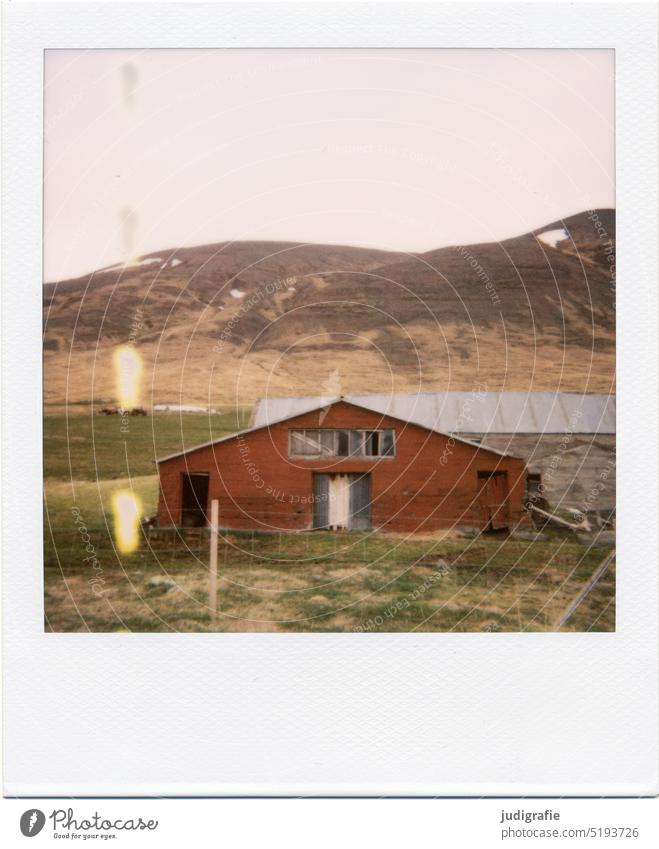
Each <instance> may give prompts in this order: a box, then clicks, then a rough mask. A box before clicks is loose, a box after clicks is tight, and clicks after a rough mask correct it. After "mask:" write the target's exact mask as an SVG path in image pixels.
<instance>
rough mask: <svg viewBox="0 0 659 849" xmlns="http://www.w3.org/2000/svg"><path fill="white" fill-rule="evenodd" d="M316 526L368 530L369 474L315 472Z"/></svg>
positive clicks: (369, 518)
mask: <svg viewBox="0 0 659 849" xmlns="http://www.w3.org/2000/svg"><path fill="white" fill-rule="evenodd" d="M313 527H314V528H316V529H320V528H325V529H330V530H347V531H356V530H369V529H370V527H371V476H370V474H363V475H359V474H351V475H347V474H336V475H328V474H314V476H313Z"/></svg>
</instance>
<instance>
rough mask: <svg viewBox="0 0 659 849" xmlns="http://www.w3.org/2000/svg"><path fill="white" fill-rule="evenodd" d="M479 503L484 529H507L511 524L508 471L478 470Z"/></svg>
mask: <svg viewBox="0 0 659 849" xmlns="http://www.w3.org/2000/svg"><path fill="white" fill-rule="evenodd" d="M477 503H478V508H479V512H480V516H481V527H482V528H483V529H484V530H486V531H503V530H507V528H508V526H509V524H510V516H509V505H508V472H478V498H477Z"/></svg>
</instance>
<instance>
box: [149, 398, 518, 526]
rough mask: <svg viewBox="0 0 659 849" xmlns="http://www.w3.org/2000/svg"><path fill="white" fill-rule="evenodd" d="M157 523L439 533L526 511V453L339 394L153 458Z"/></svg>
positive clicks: (507, 522) (509, 520)
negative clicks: (216, 518) (214, 510)
mask: <svg viewBox="0 0 659 849" xmlns="http://www.w3.org/2000/svg"><path fill="white" fill-rule="evenodd" d="M157 463H158V470H159V475H160V503H159V509H158V523H159V525H160V526H161V527H165V526H178V527H186V526H204V525H206V524H207V520H208V515H209V505H210V502H211V500H213V499H217V500H218V501H219V510H220V524H221V526H223V527H225V528H233V529H255V530H262V531H301V530H311V529H314V528H316V529H321V528H333V529H346V530H356V529H364V530H366V529H370V528H374V529H384V530H390V531H401V532H407V533H410V532H412V533H413V532H417V531H433V530H438V529H442V528H450V527H453V526H457V525H467V526H473V527H478V528H481V529H492V530H496V529H500V528H507V527H511V526H513V525H514V524H516V523H518V522H520V521H522V522H524V521H525V520H526V514H525V511H524V507H523V504H524V497H525V484H526V469H525V463H524V461H523V460H521V459H519V458H518V457H515V456H513V455H511V454H510V453H508V452H505V451H498V450H495V449H490V448H485V447H483V446H481V445H478V444H476V443H473V442H471V441H469V440H467V439H463V438H460V437H458V436H453V435H450V434H446V433H442V432H440V431H439V430H436V429H434V428H431V427H426V426H423V425H420V424H416V423H411V422H409V421H405V420H403V419H401V418H398V417H395V416H392V415H383V414H381V413H378V412H377V411H374V410H372V409H367V408H366V407H364V406H361V405H359V404H357V403H354V402H351V401H348V400H344V399H334V400H329V401H328V402H326V403H322V401H321V403H320V404H316V405H315V406H313V407H312V408H311V409H306V410H305V411H303V412H300V413H293V414H290V415H284V416H283V417H281V418H279V419H278V420H276V421H272V420H270V421H268V422H267V423H263V424H256V425H254V426H253V427H251V428H249V429H248V430H245V431H242V432H240V433H237V434H234V435H232V436H229V437H225V438H223V439H219V440H216V441H214V442H211V443H207V444H205V445H199V446H196V447H194V448H191V449H189V450H187V451H185V452H181V453H178V454H173V455H170V456H168V457H161V458H159V459H158V460H157Z"/></svg>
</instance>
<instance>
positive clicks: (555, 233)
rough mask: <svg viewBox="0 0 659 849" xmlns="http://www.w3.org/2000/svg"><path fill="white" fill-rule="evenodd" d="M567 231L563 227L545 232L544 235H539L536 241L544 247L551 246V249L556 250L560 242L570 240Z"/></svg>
mask: <svg viewBox="0 0 659 849" xmlns="http://www.w3.org/2000/svg"><path fill="white" fill-rule="evenodd" d="M568 238H569V236H568V234H567V231H566V230H565V229H564V228H563V227H561V228H560V229H558V230H545V232H544V233H538V234H537V235H536V239H538V241H540V242H542V243H543V244H544V245H549V247H550V248H555V247H556V245H557V244H558V243H559V242H562V241H563V240H564V239H568Z"/></svg>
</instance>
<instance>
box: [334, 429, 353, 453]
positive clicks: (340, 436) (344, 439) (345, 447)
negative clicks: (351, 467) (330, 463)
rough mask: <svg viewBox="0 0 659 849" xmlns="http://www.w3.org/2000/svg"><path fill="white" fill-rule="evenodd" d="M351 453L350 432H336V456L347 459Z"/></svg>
mask: <svg viewBox="0 0 659 849" xmlns="http://www.w3.org/2000/svg"><path fill="white" fill-rule="evenodd" d="M349 453H350V431H349V430H337V431H336V456H337V457H347V456H348V454H349Z"/></svg>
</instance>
